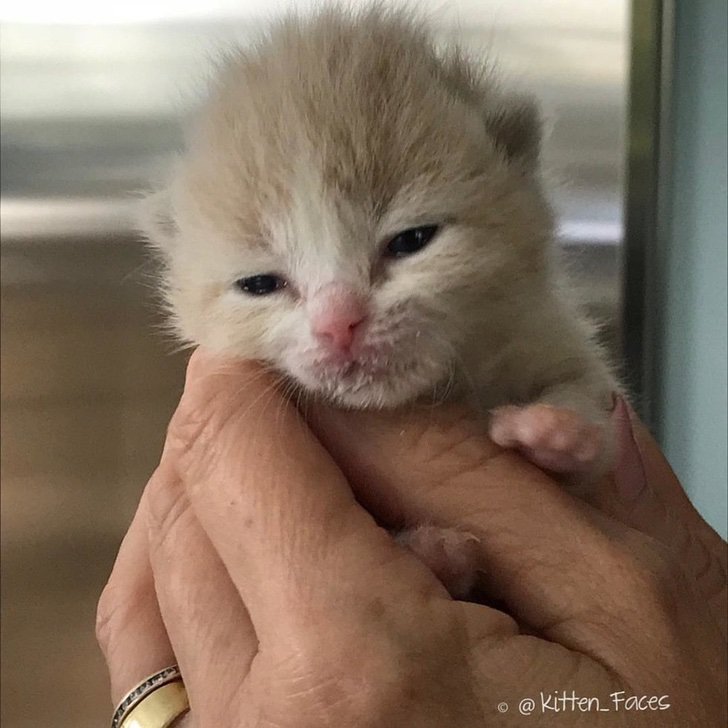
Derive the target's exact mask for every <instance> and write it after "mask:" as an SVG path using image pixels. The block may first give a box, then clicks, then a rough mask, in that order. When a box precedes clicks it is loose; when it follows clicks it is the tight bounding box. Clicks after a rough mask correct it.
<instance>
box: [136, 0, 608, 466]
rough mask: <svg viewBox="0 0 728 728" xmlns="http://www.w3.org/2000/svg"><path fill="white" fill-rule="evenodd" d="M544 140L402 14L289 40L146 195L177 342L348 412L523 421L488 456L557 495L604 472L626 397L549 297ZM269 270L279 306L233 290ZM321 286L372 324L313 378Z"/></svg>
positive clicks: (227, 75)
mask: <svg viewBox="0 0 728 728" xmlns="http://www.w3.org/2000/svg"><path fill="white" fill-rule="evenodd" d="M540 136H541V124H540V120H539V114H538V112H537V110H536V108H535V106H534V104H533V102H532V101H531V100H530V99H528V98H523V97H519V96H514V95H512V94H509V93H507V92H506V91H505V90H504V89H502V88H501V87H500V86H499V84H498V83H497V82H496V81H495V80H494V78H493V77H492V74H490V73H489V72H487V71H486V70H484V69H481V68H478V67H477V66H476V65H475V64H473V63H471V62H469V61H467V60H466V59H465V58H464V57H463V56H462V54H460V53H459V52H458V51H456V50H447V51H439V50H436V48H435V45H434V44H433V41H432V39H431V37H430V34H429V33H428V31H427V30H426V28H425V26H424V25H423V24H421V23H420V22H419V21H417V20H416V19H413V17H412V16H411V14H409V13H406V12H394V11H386V10H382V9H381V8H380V7H376V8H373V9H369V10H366V11H361V12H358V13H357V12H344V11H340V10H335V9H329V10H323V11H320V12H319V13H318V14H316V15H315V16H314V17H312V18H309V19H303V20H301V19H295V18H288V19H286V20H285V21H282V22H280V23H279V24H278V25H276V26H275V27H274V28H273V29H272V30H271V31H270V32H269V33H268V35H267V36H266V37H265V38H264V39H263V40H261V41H260V42H259V43H258V44H257V45H256V46H254V47H253V48H251V49H249V50H245V51H240V52H239V53H236V54H233V55H232V56H231V57H229V58H228V59H227V61H226V63H225V64H224V67H223V68H222V69H221V72H220V74H219V77H218V78H217V80H216V82H215V83H214V84H213V87H212V89H211V92H210V96H209V100H208V102H207V104H206V105H205V107H204V109H203V110H202V112H201V114H200V116H199V118H198V119H197V122H196V124H195V125H194V127H193V129H192V131H191V134H190V137H189V145H188V150H187V152H186V153H185V154H184V156H183V157H182V158H181V159H180V160H179V161H178V164H177V166H176V169H175V173H174V176H173V178H172V180H171V183H170V184H169V186H168V188H167V189H165V190H163V191H160V192H157V193H155V194H154V195H152V196H151V197H150V198H149V200H150V206H149V208H148V212H147V221H146V225H145V229H146V233H147V235H148V237H149V239H150V240H151V242H152V244H153V245H154V246H155V247H156V249H157V250H158V251H159V252H160V253H161V256H162V259H163V261H164V284H165V293H166V299H167V301H168V304H169V310H170V312H171V314H172V318H173V321H174V326H175V328H176V331H177V333H178V334H179V336H180V337H181V338H182V339H183V340H184V341H186V342H189V343H194V344H202V345H204V346H206V347H208V348H210V349H214V350H217V351H221V352H225V353H228V354H232V355H235V356H240V357H245V358H258V359H261V360H264V361H266V362H269V363H270V364H272V365H274V366H275V367H276V368H278V369H279V370H281V371H282V372H284V373H286V374H287V375H289V377H291V378H292V379H294V380H296V381H298V382H299V383H300V384H302V385H303V386H304V388H306V389H308V390H310V391H314V392H319V393H323V394H324V395H326V396H328V397H330V398H331V399H333V400H334V401H336V402H338V403H340V404H342V405H345V406H352V407H389V406H396V405H399V404H402V403H404V402H407V401H411V400H413V399H416V398H418V397H432V395H433V393H434V392H436V391H437V390H438V388H443V387H445V388H447V387H449V388H450V389H449V391H451V392H453V396H456V395H457V396H465V397H466V398H468V399H469V400H471V401H472V402H473V403H474V404H475V405H476V406H477V407H478V408H479V409H480V410H482V411H483V412H488V411H491V410H493V409H494V408H500V407H503V406H505V405H520V406H519V407H518V408H517V409H512V408H511V409H501V410H496V413H497V414H496V416H495V418H494V420H493V422H494V424H493V429H492V430H491V433H492V435H493V436H494V438H495V439H496V440H498V441H500V442H501V443H502V444H505V445H509V446H514V447H520V448H521V449H522V450H524V452H526V453H527V454H529V456H531V457H532V458H533V459H534V460H535V461H536V462H538V463H539V464H541V465H545V466H546V467H551V468H552V469H554V470H560V471H562V472H564V473H565V474H566V475H567V476H571V475H573V474H574V473H577V475H578V477H579V478H581V477H583V476H584V471H585V470H586V469H587V468H584V469H581V468H580V467H579V463H581V462H584V463H586V464H587V465H588V466H589V468H597V469H602V468H603V467H604V464H605V462H606V460H607V459H608V457H609V451H610V447H609V442H610V441H611V438H610V437H606V438H604V437H603V435H604V432H605V431H606V430H605V428H606V427H607V422H608V410H609V408H610V406H611V398H612V392H613V390H614V389H615V382H614V379H613V377H612V374H611V373H610V370H609V368H608V366H607V365H606V363H605V360H604V357H603V355H602V352H601V350H600V348H599V347H598V345H597V344H596V343H595V340H594V335H593V331H592V329H591V327H590V326H589V325H588V324H587V323H586V322H585V320H583V319H582V318H581V317H580V315H579V314H578V313H577V311H576V310H575V308H574V307H573V306H572V305H571V304H570V303H569V301H568V299H567V297H566V296H565V295H564V292H563V290H562V288H561V286H560V284H559V283H558V280H557V272H556V270H555V268H556V266H555V263H554V258H553V254H554V253H553V250H552V241H553V237H554V221H553V216H552V212H551V210H550V208H549V205H548V203H547V201H546V199H545V197H544V194H543V191H542V188H541V184H540V179H539V169H538V156H539V146H540ZM424 224H440V225H442V229H441V231H440V232H439V234H438V235H437V237H436V238H435V239H434V240H433V241H432V242H431V243H430V244H429V245H428V246H427V247H426V248H424V249H423V250H421V251H420V252H418V253H416V254H414V255H411V256H409V257H406V258H402V259H398V260H387V259H383V258H382V255H381V251H382V246H383V245H384V243H385V242H386V241H387V240H389V239H391V238H392V237H393V236H394V235H395V234H396V233H398V232H400V231H401V230H404V229H406V228H412V227H415V226H418V225H424ZM271 272H275V273H278V274H281V275H283V276H285V278H286V279H287V281H288V283H289V285H288V287H287V288H286V289H283V290H281V291H278V292H276V293H273V294H271V295H267V296H259V297H254V296H249V295H246V294H245V293H243V292H241V291H240V290H238V289H236V287H235V281H236V280H238V279H241V278H245V277H248V276H252V275H255V274H261V273H271ZM331 284H336V285H337V286H344V287H346V289H347V290H349V291H353V292H355V293H356V295H357V296H359V297H360V298H361V299H362V300H365V301H366V305H367V307H368V308H367V310H368V317H367V321H366V330H365V331H364V333H363V334H362V336H363V344H362V346H361V349H360V352H359V355H358V356H357V357H356V361H355V363H354V364H353V365H349V366H347V367H342V366H338V365H332V364H326V363H325V362H324V363H322V361H323V360H322V354H321V348H320V346H319V343H320V342H318V341H317V340H316V338H315V337H314V336H313V335H312V332H311V326H310V321H309V317H310V315H311V310H312V309H311V307H312V306H313V304H312V301H313V300H314V299H315V298H316V296H317V295H318V292H319V291H321V290H323V289H325V288H326V287H327V286H329V285H331ZM533 403H536V404H537V405H539V406H536V407H533V406H531V407H529V406H528V405H529V404H533ZM541 404H546V405H549V406H550V407H549V408H546V407H540V405H541ZM553 408H555V409H553ZM564 433H566V434H564ZM569 433H570V434H569ZM585 442H586V445H589V443H591V447H586V448H585V447H584V445H585ZM559 443H560V444H559ZM580 448H581V450H580ZM559 449H561V450H563V451H564V452H565V453H566V456H567V457H566V461H564V460H563V458H560V457H559ZM579 453H581V454H579ZM561 454H564V453H561ZM554 455H555V457H552V456H554Z"/></svg>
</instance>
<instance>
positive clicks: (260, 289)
mask: <svg viewBox="0 0 728 728" xmlns="http://www.w3.org/2000/svg"><path fill="white" fill-rule="evenodd" d="M235 285H236V286H237V287H238V288H239V289H240V290H241V291H244V292H245V293H248V294H250V295H251V296H267V295H268V294H269V293H275V292H276V291H279V290H280V289H281V288H285V287H286V281H285V280H283V278H281V277H280V276H276V275H273V274H271V273H264V274H262V275H257V276H250V277H248V278H240V279H239V280H237V281H235Z"/></svg>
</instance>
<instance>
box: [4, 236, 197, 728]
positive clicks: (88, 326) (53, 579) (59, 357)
mask: <svg viewBox="0 0 728 728" xmlns="http://www.w3.org/2000/svg"><path fill="white" fill-rule="evenodd" d="M113 245H116V247H114V248H113V249H110V248H109V247H108V245H106V244H103V245H98V246H96V245H85V246H84V247H83V248H74V247H73V246H70V247H66V248H65V250H64V251H63V257H64V261H65V263H66V264H67V265H66V270H67V272H68V274H67V275H61V271H62V267H60V266H56V265H54V259H55V258H56V254H57V253H58V252H59V251H56V250H54V249H53V248H45V249H44V248H43V247H39V248H37V249H35V250H34V251H25V252H24V253H23V258H22V260H23V262H25V263H26V264H27V265H26V266H25V268H24V267H23V266H21V265H20V264H19V263H20V261H19V260H18V259H16V258H15V257H14V256H13V255H12V254H7V253H6V251H3V252H4V255H3V273H4V277H5V273H6V272H7V273H8V274H9V273H11V272H15V273H16V274H17V276H16V282H15V283H14V284H12V285H4V287H3V293H2V569H3V574H2V596H3V599H2V663H3V674H2V693H3V694H2V725H3V726H4V728H71V727H73V728H87V727H88V728H92V726H93V727H94V728H95V727H97V726H104V725H106V723H107V721H108V719H109V714H110V711H111V705H110V698H109V697H108V688H107V682H106V681H107V678H106V674H105V669H104V666H103V662H102V660H101V655H100V653H99V651H98V648H97V647H96V644H95V640H94V633H93V628H94V613H95V604H96V599H97V598H98V595H99V593H100V591H101V589H102V587H103V584H104V582H105V580H106V577H107V576H108V573H109V571H110V569H111V565H112V563H113V559H114V556H115V553H116V549H117V547H118V544H119V542H120V540H121V537H122V535H123V533H124V529H125V527H126V525H127V523H128V522H129V520H130V517H131V515H132V512H133V509H134V506H135V503H136V500H137V497H138V495H139V492H140V490H141V488H142V487H143V485H144V483H145V481H146V479H147V477H148V475H149V474H150V473H151V471H152V469H153V468H154V465H155V463H156V459H157V455H158V452H159V448H160V444H161V441H162V438H163V436H164V429H165V426H166V422H167V419H168V417H169V414H170V412H171V411H172V408H173V407H174V402H175V400H176V397H177V393H178V391H179V387H180V383H181V381H182V363H183V362H182V357H180V356H175V357H173V356H170V355H168V354H167V353H166V351H165V349H169V348H170V347H169V346H168V345H167V344H165V343H164V341H163V339H162V338H161V337H160V336H158V335H155V334H154V331H153V326H154V324H155V322H156V320H157V319H156V317H155V315H154V312H153V308H152V306H151V305H150V304H149V300H148V296H147V290H146V286H145V283H144V281H143V278H142V276H141V275H140V274H139V265H140V262H141V256H140V251H139V246H138V245H124V244H121V243H119V244H118V245H117V244H113ZM7 267H10V268H12V270H7ZM23 270H27V271H29V274H28V275H21V274H22V272H23ZM43 270H46V271H55V273H54V274H47V275H43V276H41V278H42V279H43V280H37V281H34V280H33V279H34V278H35V277H36V276H34V275H33V273H37V272H38V271H43ZM8 277H12V276H8Z"/></svg>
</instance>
